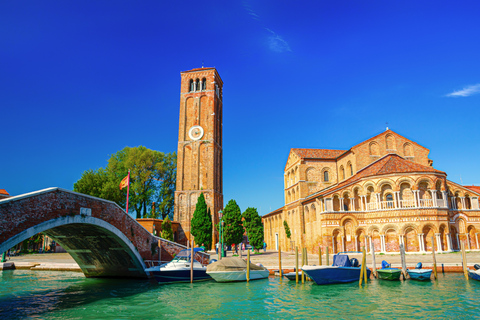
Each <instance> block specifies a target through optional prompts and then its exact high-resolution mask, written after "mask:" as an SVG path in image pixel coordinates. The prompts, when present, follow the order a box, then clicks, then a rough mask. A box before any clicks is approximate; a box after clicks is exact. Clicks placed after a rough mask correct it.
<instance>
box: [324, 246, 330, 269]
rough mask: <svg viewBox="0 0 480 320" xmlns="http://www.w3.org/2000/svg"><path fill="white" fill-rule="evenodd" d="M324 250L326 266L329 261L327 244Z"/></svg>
mask: <svg viewBox="0 0 480 320" xmlns="http://www.w3.org/2000/svg"><path fill="white" fill-rule="evenodd" d="M325 250H326V251H325V255H326V259H327V266H329V265H330V263H329V261H328V260H329V257H328V246H327V247H326V248H325Z"/></svg>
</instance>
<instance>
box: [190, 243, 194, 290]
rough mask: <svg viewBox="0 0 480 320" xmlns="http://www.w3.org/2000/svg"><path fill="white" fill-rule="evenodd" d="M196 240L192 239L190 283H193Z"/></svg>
mask: <svg viewBox="0 0 480 320" xmlns="http://www.w3.org/2000/svg"><path fill="white" fill-rule="evenodd" d="M193 241H194V240H193V239H192V247H191V248H190V250H191V251H190V283H193V258H194V256H193V248H194V245H193V243H194V242H193Z"/></svg>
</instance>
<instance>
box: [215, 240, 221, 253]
mask: <svg viewBox="0 0 480 320" xmlns="http://www.w3.org/2000/svg"><path fill="white" fill-rule="evenodd" d="M219 247H220V243H219V242H217V243H216V244H215V253H216V254H218V248H219Z"/></svg>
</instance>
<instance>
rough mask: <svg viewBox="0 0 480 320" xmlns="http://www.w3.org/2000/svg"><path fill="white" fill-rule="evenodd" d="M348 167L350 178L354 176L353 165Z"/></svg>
mask: <svg viewBox="0 0 480 320" xmlns="http://www.w3.org/2000/svg"><path fill="white" fill-rule="evenodd" d="M348 166H349V167H350V176H353V166H352V164H351V163H350V164H349V165H348Z"/></svg>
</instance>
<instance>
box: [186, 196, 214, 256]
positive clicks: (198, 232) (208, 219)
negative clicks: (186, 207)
mask: <svg viewBox="0 0 480 320" xmlns="http://www.w3.org/2000/svg"><path fill="white" fill-rule="evenodd" d="M191 228H192V229H191V232H192V235H193V236H194V237H195V243H197V244H198V245H200V244H202V243H203V245H204V246H205V248H211V247H212V214H211V213H210V208H208V207H207V204H206V203H205V196H204V195H203V192H202V193H200V196H199V197H198V199H197V205H196V206H195V211H194V212H193V217H192V221H191Z"/></svg>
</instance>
